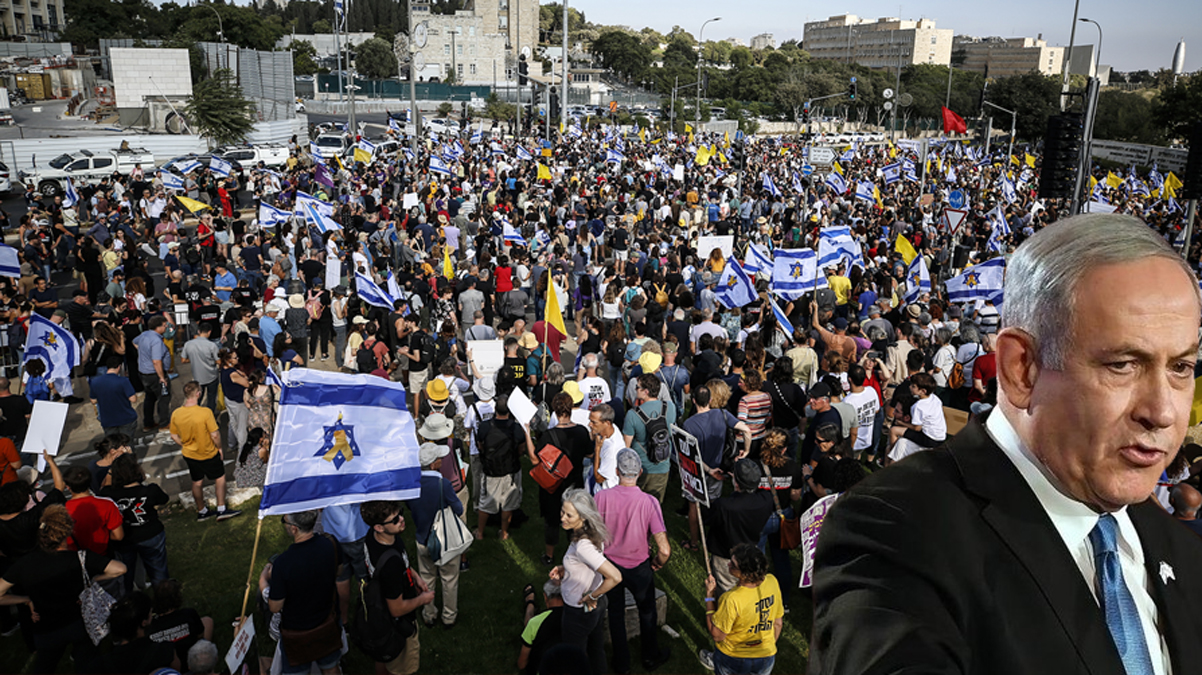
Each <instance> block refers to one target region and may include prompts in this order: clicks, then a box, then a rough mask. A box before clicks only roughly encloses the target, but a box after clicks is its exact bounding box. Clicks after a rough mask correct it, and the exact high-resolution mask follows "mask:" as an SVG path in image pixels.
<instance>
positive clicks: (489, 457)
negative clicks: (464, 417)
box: [476, 420, 517, 478]
mask: <svg viewBox="0 0 1202 675" xmlns="http://www.w3.org/2000/svg"><path fill="white" fill-rule="evenodd" d="M480 430H482V431H484V433H483V434H480V433H479V431H477V433H476V447H477V448H479V450H480V463H481V465H482V466H483V468H484V475H485V476H488V477H490V478H500V477H502V476H508V475H509V474H511V473H513V465H514V463H515V462H514V461H513V458H514V457H515V456H516V452H517V451H516V449H515V448H514V443H513V437H512V436H511V435H510V434H508V433H506V432H505V430H504V429H502V428H501V427H499V426H497V424H496V422H495V421H491V420H490V421H489V422H488V428H487V429H485V428H484V425H480Z"/></svg>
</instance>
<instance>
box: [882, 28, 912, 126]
mask: <svg viewBox="0 0 1202 675" xmlns="http://www.w3.org/2000/svg"><path fill="white" fill-rule="evenodd" d="M916 39H917V38H916ZM889 41H890V42H893V31H889ZM894 46H895V47H896V48H897V77H896V78H895V79H894V84H893V96H894V97H895V98H896V99H897V100H896V101H893V110H892V112H893V119H892V120H890V122H889V142H890V143H893V142H895V141H896V140H897V109H898V108H899V107H901V106H899V105H898V104H897V101H900V100H901V64H902V48H901V44H900V43H899V44H895V45H894Z"/></svg>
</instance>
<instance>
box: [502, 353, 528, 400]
mask: <svg viewBox="0 0 1202 675" xmlns="http://www.w3.org/2000/svg"><path fill="white" fill-rule="evenodd" d="M504 365H506V366H509V367H510V368H512V369H513V376H514V377H515V378H517V381H518V385H519V386H520V387H521V389H522V391H523V392H525V391H526V390H527V387H526V375H527V373H526V359H523V358H522V357H520V356H506V357H505V363H504Z"/></svg>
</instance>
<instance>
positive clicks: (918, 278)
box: [905, 255, 931, 303]
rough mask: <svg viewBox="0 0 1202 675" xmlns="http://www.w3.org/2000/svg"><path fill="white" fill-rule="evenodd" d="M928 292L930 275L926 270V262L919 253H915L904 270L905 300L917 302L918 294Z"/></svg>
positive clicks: (929, 289) (929, 290)
mask: <svg viewBox="0 0 1202 675" xmlns="http://www.w3.org/2000/svg"><path fill="white" fill-rule="evenodd" d="M930 292H931V275H930V273H929V272H927V263H926V261H925V260H923V257H922V256H921V255H916V256H914V260H911V261H910V269H908V270H907V271H906V296H905V298H906V302H907V303H910V302H917V301H918V296H920V295H922V294H923V293H930Z"/></svg>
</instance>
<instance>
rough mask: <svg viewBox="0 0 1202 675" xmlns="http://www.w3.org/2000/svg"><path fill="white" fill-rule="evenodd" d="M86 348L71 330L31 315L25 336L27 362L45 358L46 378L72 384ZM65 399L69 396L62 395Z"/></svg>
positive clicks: (36, 315) (38, 315) (41, 317)
mask: <svg viewBox="0 0 1202 675" xmlns="http://www.w3.org/2000/svg"><path fill="white" fill-rule="evenodd" d="M82 351H83V348H82V347H81V346H80V344H79V341H78V340H76V339H75V336H74V335H72V334H71V331H69V330H67V329H66V328H63V327H62V326H60V325H58V324H56V323H54V322H53V321H51V320H50V319H47V318H46V317H44V316H42V315H41V314H37V313H34V314H30V315H29V332H28V334H27V335H26V336H25V360H24V363H29V362H30V361H31V360H33V359H41V360H42V362H43V363H45V364H46V378H47V379H49V380H54V381H55V382H56V386H57V383H58V382H60V381H63V380H65V381H67V382H70V381H71V369H72V368H74V367H75V366H78V365H79V363H80V354H81V353H82ZM59 394H60V395H62V396H69V395H70V394H69V393H63V392H62V391H60V392H59Z"/></svg>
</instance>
